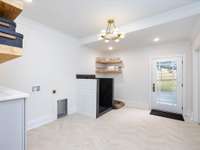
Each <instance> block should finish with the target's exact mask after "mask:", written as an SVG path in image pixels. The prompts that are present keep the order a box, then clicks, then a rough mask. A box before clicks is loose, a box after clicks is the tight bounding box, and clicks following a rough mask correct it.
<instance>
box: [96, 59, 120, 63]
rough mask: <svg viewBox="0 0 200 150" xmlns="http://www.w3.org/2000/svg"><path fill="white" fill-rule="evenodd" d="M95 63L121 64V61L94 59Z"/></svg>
mask: <svg viewBox="0 0 200 150" xmlns="http://www.w3.org/2000/svg"><path fill="white" fill-rule="evenodd" d="M96 63H98V64H122V61H121V60H119V61H99V60H98V61H96Z"/></svg>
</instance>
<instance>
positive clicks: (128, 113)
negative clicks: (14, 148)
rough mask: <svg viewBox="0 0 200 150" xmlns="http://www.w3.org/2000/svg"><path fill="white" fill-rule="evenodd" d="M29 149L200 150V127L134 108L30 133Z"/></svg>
mask: <svg viewBox="0 0 200 150" xmlns="http://www.w3.org/2000/svg"><path fill="white" fill-rule="evenodd" d="M28 150H200V126H199V125H196V124H191V123H186V122H181V121H176V120H171V119H167V118H162V117H157V116H151V115H149V112H148V111H144V110H137V109H131V108H125V109H121V110H114V111H111V112H109V113H107V114H105V115H104V116H102V117H101V118H99V119H97V120H94V119H90V118H88V117H85V116H81V115H71V116H68V117H65V118H63V119H60V120H58V121H55V122H53V123H51V124H48V125H45V126H43V127H40V128H37V129H34V130H31V131H29V133H28Z"/></svg>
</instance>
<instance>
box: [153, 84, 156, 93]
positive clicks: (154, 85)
mask: <svg viewBox="0 0 200 150" xmlns="http://www.w3.org/2000/svg"><path fill="white" fill-rule="evenodd" d="M152 90H153V92H155V91H156V84H155V83H153V87H152Z"/></svg>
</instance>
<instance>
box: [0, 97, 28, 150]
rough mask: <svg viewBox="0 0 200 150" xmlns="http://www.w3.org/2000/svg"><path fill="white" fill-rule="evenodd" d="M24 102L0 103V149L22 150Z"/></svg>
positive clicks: (23, 144)
mask: <svg viewBox="0 0 200 150" xmlns="http://www.w3.org/2000/svg"><path fill="white" fill-rule="evenodd" d="M24 120H25V116H24V100H23V99H22V100H13V101H6V102H0V149H2V150H24V148H25V147H24V146H25V143H24V138H25V136H24V135H25V130H24V129H25V125H24Z"/></svg>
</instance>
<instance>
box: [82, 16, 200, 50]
mask: <svg viewBox="0 0 200 150" xmlns="http://www.w3.org/2000/svg"><path fill="white" fill-rule="evenodd" d="M199 21H200V15H196V16H192V17H188V18H185V19H181V20H177V21H173V22H170V23H167V24H162V25H157V26H153V27H150V28H147V29H144V30H139V31H135V32H131V33H129V34H127V35H126V38H125V39H123V40H122V41H120V42H119V43H115V42H112V43H109V44H107V43H104V41H96V42H92V43H89V44H87V45H86V46H87V47H89V48H92V49H95V50H108V47H109V46H112V47H114V50H124V49H132V48H138V47H145V46H149V45H155V44H158V43H166V42H172V41H180V40H187V41H191V39H192V38H193V36H194V33H195V31H196V30H199V25H200V22H199ZM156 37H159V38H160V41H159V42H158V43H155V42H153V39H154V38H156Z"/></svg>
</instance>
